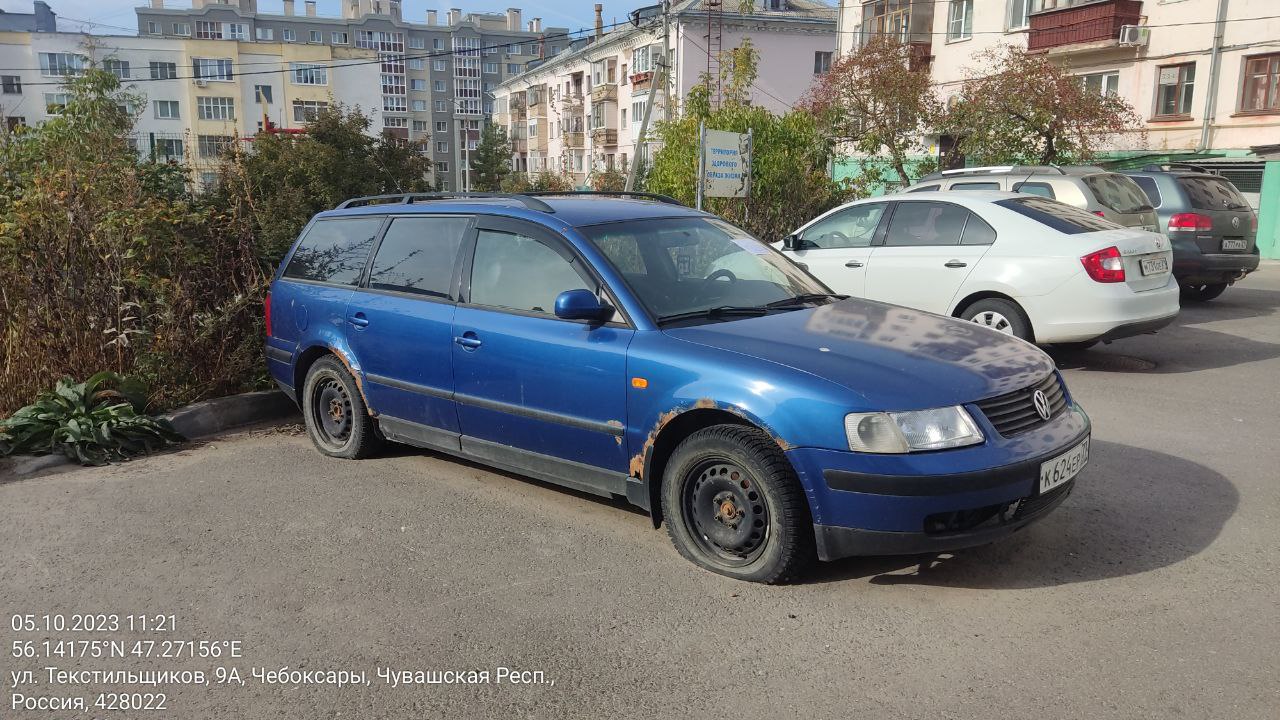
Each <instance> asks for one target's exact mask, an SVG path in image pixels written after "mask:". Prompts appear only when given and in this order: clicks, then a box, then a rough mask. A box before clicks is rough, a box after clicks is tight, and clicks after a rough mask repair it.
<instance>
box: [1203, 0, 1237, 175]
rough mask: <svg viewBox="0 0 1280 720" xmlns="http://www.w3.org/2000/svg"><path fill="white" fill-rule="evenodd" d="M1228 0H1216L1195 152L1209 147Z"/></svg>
mask: <svg viewBox="0 0 1280 720" xmlns="http://www.w3.org/2000/svg"><path fill="white" fill-rule="evenodd" d="M1229 1H1230V0H1218V22H1217V23H1216V24H1215V25H1214V31H1213V54H1211V55H1210V56H1209V94H1208V95H1206V96H1205V100H1204V102H1205V105H1204V122H1203V123H1201V125H1200V144H1199V145H1197V146H1196V153H1202V152H1204V151H1206V150H1208V149H1209V130H1210V128H1212V127H1213V121H1214V119H1215V118H1216V115H1217V105H1218V75H1219V73H1220V71H1221V68H1222V40H1223V35H1225V34H1226V32H1227V3H1228V2H1229Z"/></svg>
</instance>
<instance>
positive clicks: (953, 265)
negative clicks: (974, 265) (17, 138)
mask: <svg viewBox="0 0 1280 720" xmlns="http://www.w3.org/2000/svg"><path fill="white" fill-rule="evenodd" d="M943 266H944V267H949V268H962V267H968V266H969V263H967V262H960V261H959V260H948V261H947V262H945V263H943Z"/></svg>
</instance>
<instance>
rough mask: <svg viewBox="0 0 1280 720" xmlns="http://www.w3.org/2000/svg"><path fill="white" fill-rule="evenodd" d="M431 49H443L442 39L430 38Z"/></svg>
mask: <svg viewBox="0 0 1280 720" xmlns="http://www.w3.org/2000/svg"><path fill="white" fill-rule="evenodd" d="M431 49H432V50H443V49H444V40H441V39H440V38H431Z"/></svg>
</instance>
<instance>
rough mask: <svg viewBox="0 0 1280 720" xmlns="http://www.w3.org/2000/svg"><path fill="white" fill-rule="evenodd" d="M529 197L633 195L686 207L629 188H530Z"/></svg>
mask: <svg viewBox="0 0 1280 720" xmlns="http://www.w3.org/2000/svg"><path fill="white" fill-rule="evenodd" d="M525 195H529V196H531V197H575V196H579V195H581V196H585V197H635V198H641V199H644V200H656V201H658V202H661V203H666V204H668V205H679V206H680V207H688V206H686V205H685V204H684V203H682V202H680V201H679V200H677V199H675V198H673V197H671V196H670V195H662V194H660V193H650V192H631V191H629V190H532V191H530V192H527V193H525Z"/></svg>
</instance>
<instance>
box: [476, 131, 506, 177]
mask: <svg viewBox="0 0 1280 720" xmlns="http://www.w3.org/2000/svg"><path fill="white" fill-rule="evenodd" d="M509 174H511V143H510V142H509V141H508V140H507V133H506V131H505V130H503V129H502V128H501V127H500V126H498V125H494V124H493V123H489V124H487V125H485V126H484V129H483V130H481V131H480V142H479V144H477V145H476V149H475V150H472V151H471V187H472V188H473V189H475V190H480V191H482V192H493V191H496V190H499V189H501V188H502V181H503V180H505V179H506V177H507V175H509Z"/></svg>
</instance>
